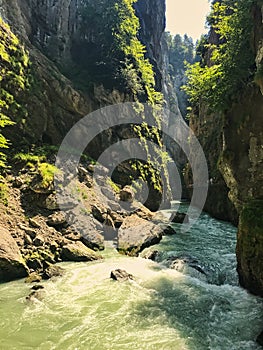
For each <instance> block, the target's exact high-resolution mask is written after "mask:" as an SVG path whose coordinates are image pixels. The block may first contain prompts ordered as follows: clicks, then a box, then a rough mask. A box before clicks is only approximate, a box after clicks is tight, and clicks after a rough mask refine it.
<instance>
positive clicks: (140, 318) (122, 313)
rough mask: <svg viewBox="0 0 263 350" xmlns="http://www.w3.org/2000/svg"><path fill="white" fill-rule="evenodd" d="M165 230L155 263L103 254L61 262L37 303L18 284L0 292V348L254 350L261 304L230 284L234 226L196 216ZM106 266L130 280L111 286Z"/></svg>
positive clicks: (233, 270)
mask: <svg viewBox="0 0 263 350" xmlns="http://www.w3.org/2000/svg"><path fill="white" fill-rule="evenodd" d="M183 209H184V208H183ZM175 229H176V230H177V234H176V235H174V236H167V237H164V238H163V240H162V241H161V243H160V244H158V245H157V246H154V247H151V248H149V249H151V250H153V249H157V250H158V251H159V252H160V253H159V257H158V259H159V262H158V263H157V262H153V261H151V260H147V259H143V258H141V257H139V258H131V257H126V256H122V255H119V254H118V253H117V252H116V251H115V250H114V249H113V248H107V249H106V250H105V252H103V255H104V260H103V261H99V262H94V263H63V264H61V266H62V267H64V268H65V269H66V273H65V274H64V276H63V277H61V278H58V279H54V280H49V281H46V282H43V283H42V284H43V286H44V290H43V291H41V293H42V297H41V298H40V299H41V300H38V299H33V300H31V301H28V300H26V296H28V295H29V293H30V288H31V285H29V284H26V283H24V280H19V281H14V282H9V283H4V284H1V285H0V312H1V319H0V349H1V350H31V349H38V350H53V349H54V350H62V349H63V350H109V349H113V350H115V349H116V350H117V349H119V350H125V349H129V350H135V349H138V350H142V349H147V350H162V349H164V350H208V349H211V350H260V349H262V348H261V347H260V346H259V345H257V343H256V342H255V339H256V336H257V335H258V334H259V333H260V332H261V331H262V319H263V302H262V299H260V298H257V297H255V296H253V295H251V294H249V293H247V292H246V291H245V290H244V289H242V288H240V287H239V286H238V279H237V274H236V259H235V244H236V228H235V227H233V226H232V225H231V224H229V223H225V222H221V221H218V220H215V219H213V218H211V217H210V216H209V215H207V214H205V213H203V214H202V215H201V216H200V218H199V220H198V222H197V223H196V224H195V225H194V226H193V227H192V228H191V230H190V232H180V225H176V224H175ZM171 256H176V257H178V256H179V257H181V258H179V259H178V260H177V264H176V268H177V269H169V268H167V258H169V257H171ZM185 257H189V259H192V260H193V261H195V262H196V265H197V266H199V267H200V269H199V270H200V271H198V270H197V269H196V268H194V267H191V266H189V264H187V263H184V259H185ZM192 260H189V261H192ZM190 265H191V264H190ZM116 268H122V269H125V270H126V271H127V272H129V273H131V274H133V275H134V276H135V280H134V281H126V282H116V281H113V280H111V279H110V278H109V276H110V272H111V270H113V269H116ZM202 272H205V273H202Z"/></svg>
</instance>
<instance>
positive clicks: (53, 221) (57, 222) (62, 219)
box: [47, 211, 67, 228]
mask: <svg viewBox="0 0 263 350" xmlns="http://www.w3.org/2000/svg"><path fill="white" fill-rule="evenodd" d="M47 224H48V226H52V227H56V228H61V227H66V226H67V219H66V215H65V213H63V212H61V211H59V212H56V213H54V214H51V215H49V217H48V219H47Z"/></svg>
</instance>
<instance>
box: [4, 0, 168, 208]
mask: <svg viewBox="0 0 263 350" xmlns="http://www.w3.org/2000/svg"><path fill="white" fill-rule="evenodd" d="M101 3H102V4H103V3H104V2H103V1H102V2H101ZM107 3H108V2H107V1H106V2H105V4H107ZM100 6H102V5H101V4H100ZM135 6H136V13H137V16H138V17H139V21H140V26H141V31H140V35H139V36H140V40H141V42H142V43H143V44H145V46H146V48H147V52H146V57H147V58H148V59H149V61H150V63H151V64H152V66H153V70H154V79H153V81H155V83H154V84H155V86H153V87H152V90H153V89H155V91H156V92H158V91H159V92H160V91H162V89H163V86H164V83H163V82H164V70H163V64H164V63H163V60H162V53H161V38H162V34H163V31H164V23H165V1H164V0H163V1H156V6H157V7H158V11H156V8H154V7H153V6H152V2H150V1H148V0H147V1H142V0H139V1H138V2H137V3H136V4H135ZM96 7H97V3H96V2H95V1H93V0H87V1H81V0H63V1H57V0H55V1H49V0H44V1H43V0H41V1H40V0H29V1H26V2H25V1H20V0H11V1H9V0H8V1H7V0H1V1H0V16H1V17H2V18H3V19H4V21H6V22H7V23H8V24H9V25H10V27H11V30H12V31H13V32H14V33H15V34H16V35H17V36H18V37H19V38H20V40H21V41H22V43H24V45H25V47H26V49H27V50H28V52H29V56H30V62H31V69H30V82H31V84H30V88H29V89H28V90H27V92H26V93H25V94H24V95H23V98H21V101H20V102H21V104H22V105H24V106H25V108H26V114H27V117H26V119H24V121H23V123H20V122H18V120H14V121H16V123H17V124H16V126H15V127H13V128H9V130H7V137H8V138H9V139H10V140H11V141H12V142H13V144H14V145H18V143H19V147H21V146H22V147H30V145H31V144H37V145H41V144H43V143H49V144H56V145H59V144H60V142H61V141H62V139H63V138H64V136H65V135H66V133H67V132H68V131H69V130H70V128H71V127H72V126H73V125H74V124H75V123H76V122H77V121H78V120H80V119H81V118H82V117H83V116H85V115H87V114H88V113H90V112H92V111H94V110H96V109H98V108H101V107H103V106H106V105H112V104H116V103H122V102H125V101H134V100H135V97H134V93H133V92H132V89H127V88H125V87H123V84H122V81H121V80H120V79H119V78H118V77H117V78H116V77H114V76H112V77H111V75H110V74H109V72H110V69H109V68H111V64H113V63H114V64H115V66H116V65H117V64H118V63H117V64H116V62H115V61H117V62H118V60H119V62H120V63H121V64H123V61H125V57H117V58H114V59H112V60H111V61H112V62H113V63H112V62H111V61H108V62H107V63H108V68H107V69H108V71H105V62H102V61H103V57H101V53H99V51H100V50H101V49H102V48H103V45H104V44H105V39H104V38H102V37H103V34H104V32H103V33H102V32H101V31H100V30H98V31H96V26H95V25H94V22H93V21H94V19H96V18H97V19H96V21H97V22H96V25H98V23H99V22H101V20H100V17H96V15H97V14H96V13H95V12H96ZM92 11H93V12H92ZM94 11H95V12H94ZM99 24H100V25H101V23H99ZM100 28H101V27H100ZM104 31H105V29H104ZM108 32H109V33H110V34H109V35H111V32H110V30H108ZM101 43H102V45H101ZM100 45H101V46H100ZM95 54H98V55H99V56H100V59H98V62H94V55H95ZM121 69H122V67H121V66H120V69H119V71H121ZM95 71H96V72H95ZM119 71H118V72H119ZM132 73H133V71H132ZM132 73H130V72H129V71H127V76H128V78H127V79H131V81H132V79H133V76H132V77H131V78H129V76H130V75H131V74H132ZM133 74H134V73H133ZM136 74H137V76H140V72H139V73H138V72H136ZM114 79H115V80H114ZM136 79H137V78H136ZM136 82H137V81H136ZM129 84H131V83H130V82H129V81H128V85H129ZM138 90H142V92H140V94H141V96H140V97H139V100H140V101H142V102H145V99H146V96H145V95H146V92H145V91H146V90H147V89H146V88H145V87H143V88H141V87H139V88H138ZM148 91H149V90H148ZM14 119H15V118H14ZM98 123H101V124H102V125H103V120H100V121H98ZM125 133H126V135H127V130H126V132H120V130H118V132H115V131H113V132H108V133H107V135H105V134H104V135H102V137H101V138H97V139H96V140H94V142H93V145H92V147H91V149H90V155H91V156H92V157H94V158H96V156H98V155H99V154H100V152H101V151H102V145H103V146H104V147H107V145H110V144H112V143H113V142H116V141H117V140H118V139H121V138H122V137H123V135H124V134H125ZM132 136H133V133H131V134H130V137H132ZM120 178H121V177H120V176H119V179H120ZM159 191H160V189H159V190H158V191H157V192H159ZM158 197H160V193H158ZM154 200H155V199H154ZM156 203H158V200H157V199H156ZM155 206H156V205H155Z"/></svg>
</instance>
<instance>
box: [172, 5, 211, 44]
mask: <svg viewBox="0 0 263 350" xmlns="http://www.w3.org/2000/svg"><path fill="white" fill-rule="evenodd" d="M209 10H210V5H209V1H208V0H166V31H168V32H170V33H171V34H173V35H175V34H180V35H184V34H185V33H186V34H187V35H188V36H191V37H192V38H193V39H194V41H196V40H197V39H199V38H200V36H201V34H205V33H206V32H207V29H205V18H206V15H207V14H208V13H209Z"/></svg>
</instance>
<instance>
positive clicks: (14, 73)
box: [0, 18, 29, 167]
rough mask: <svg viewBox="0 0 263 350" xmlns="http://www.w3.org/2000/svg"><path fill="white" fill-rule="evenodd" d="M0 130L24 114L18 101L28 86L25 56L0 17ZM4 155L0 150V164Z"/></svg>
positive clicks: (0, 144)
mask: <svg viewBox="0 0 263 350" xmlns="http://www.w3.org/2000/svg"><path fill="white" fill-rule="evenodd" d="M0 60H1V67H0V73H1V74H0V82H1V88H0V131H1V129H2V128H4V127H5V126H7V125H12V124H14V122H16V121H21V120H23V119H24V118H25V117H26V108H25V106H23V105H22V104H21V103H20V96H21V93H22V92H23V91H24V90H25V89H26V88H27V87H28V85H29V82H28V74H27V73H28V70H29V57H28V54H27V52H26V51H25V49H24V48H23V46H22V45H21V44H20V42H19V39H18V38H17V37H16V36H15V35H14V34H13V33H12V31H11V30H10V28H9V26H8V25H7V24H6V23H4V21H3V20H2V19H1V18H0ZM7 147H8V140H7V139H6V137H5V136H4V135H3V134H2V133H0V149H3V148H7ZM5 161H6V155H5V154H4V153H3V152H0V167H4V166H5Z"/></svg>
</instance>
